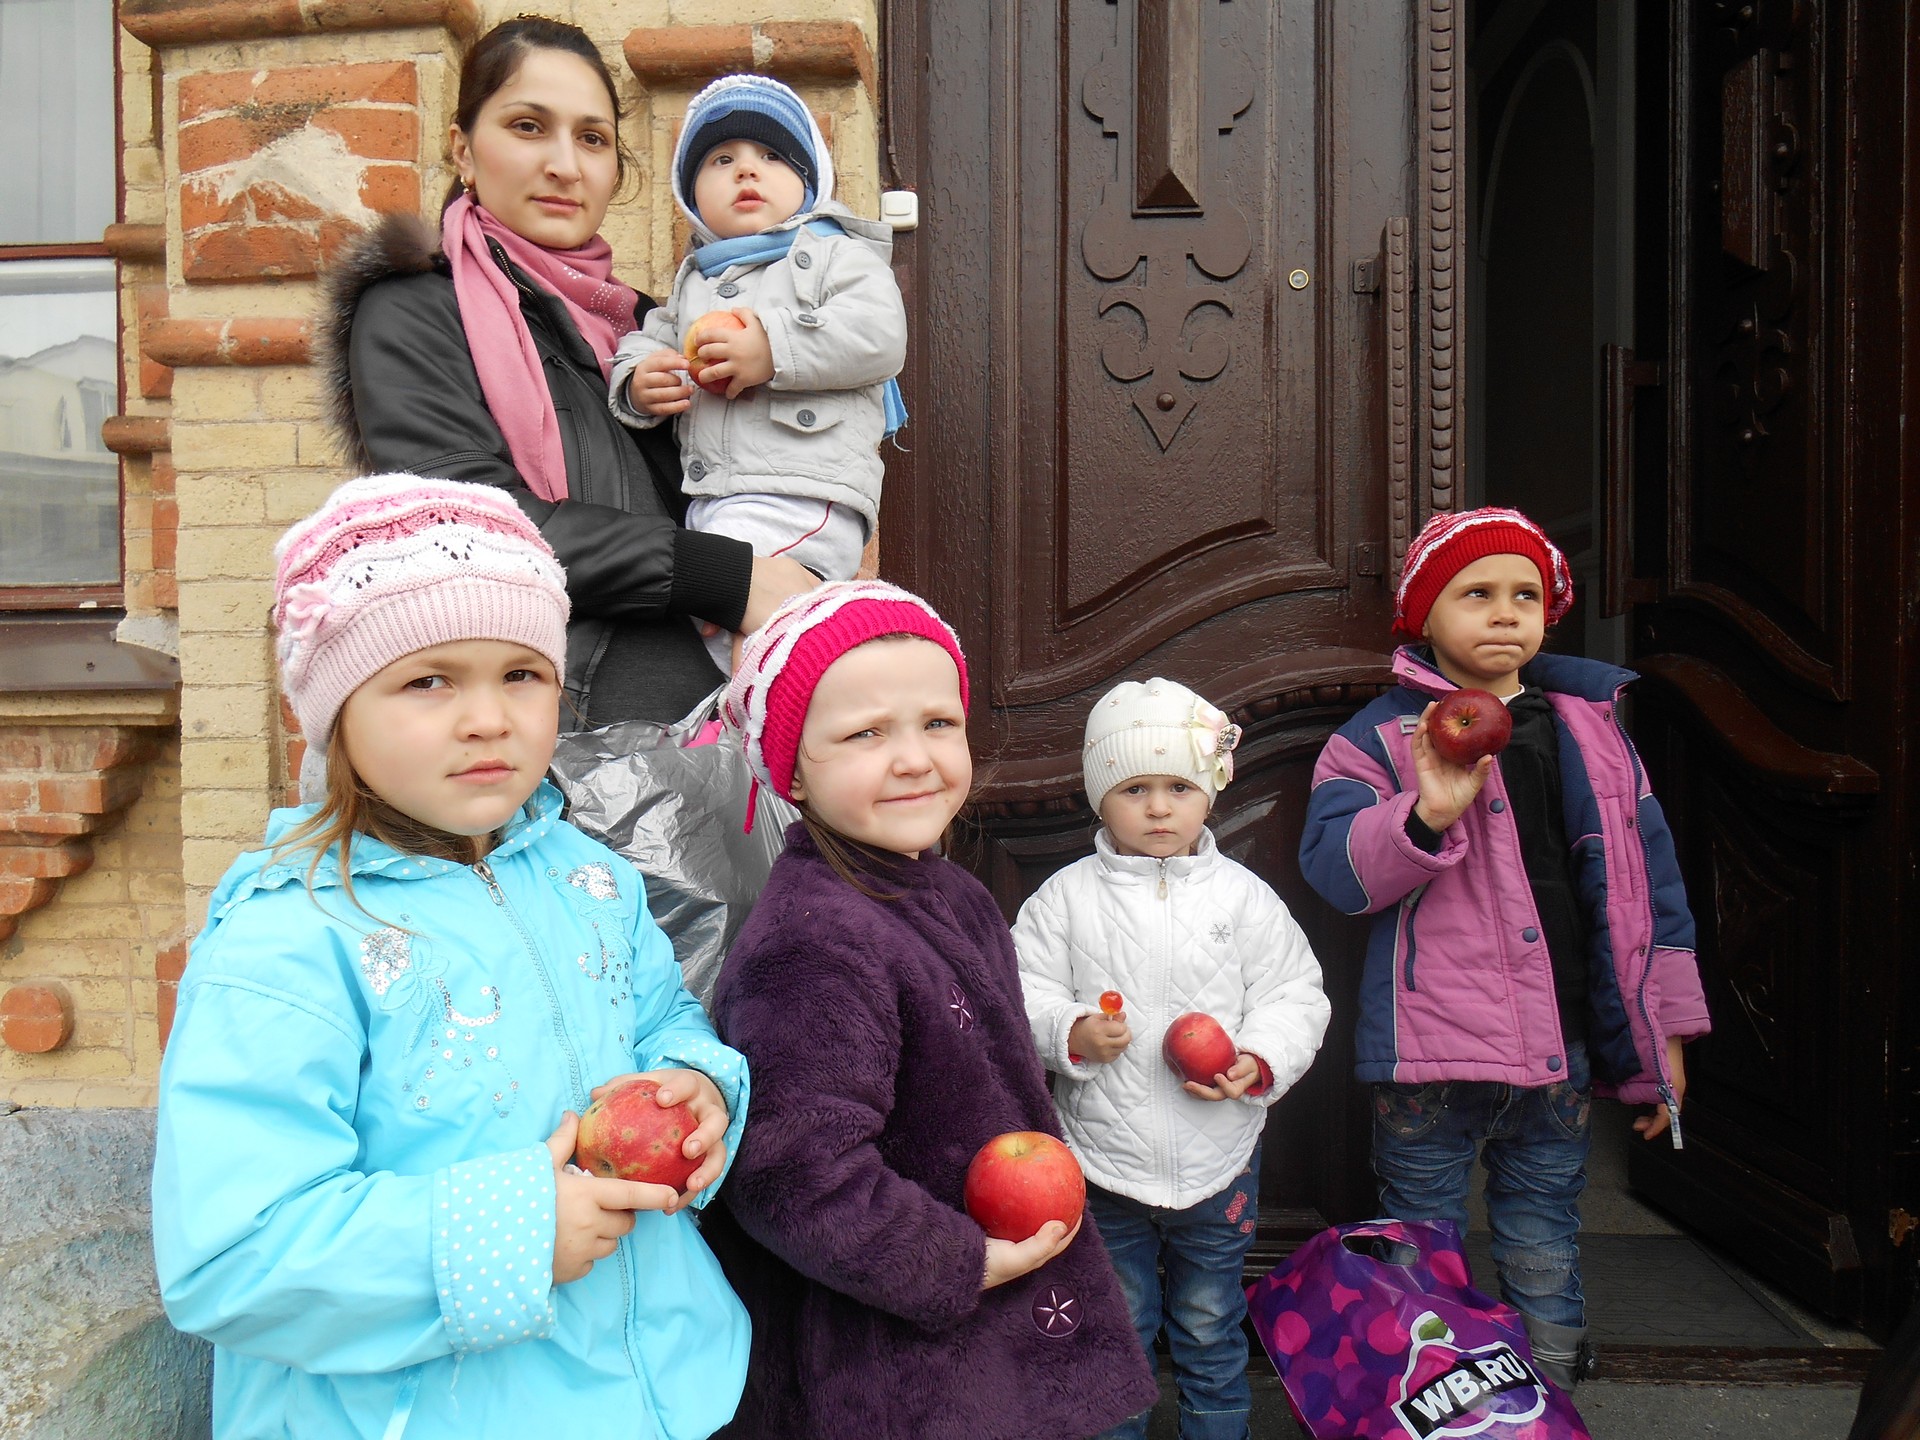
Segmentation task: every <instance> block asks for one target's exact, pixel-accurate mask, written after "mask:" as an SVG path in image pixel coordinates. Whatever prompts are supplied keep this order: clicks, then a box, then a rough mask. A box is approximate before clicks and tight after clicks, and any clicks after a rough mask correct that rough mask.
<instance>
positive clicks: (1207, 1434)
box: [1087, 1100, 1260, 1440]
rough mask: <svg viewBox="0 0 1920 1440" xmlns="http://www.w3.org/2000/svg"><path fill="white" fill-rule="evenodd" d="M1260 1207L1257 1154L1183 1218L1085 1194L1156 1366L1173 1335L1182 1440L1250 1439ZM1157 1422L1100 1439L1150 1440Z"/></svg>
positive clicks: (1093, 1191)
mask: <svg viewBox="0 0 1920 1440" xmlns="http://www.w3.org/2000/svg"><path fill="white" fill-rule="evenodd" d="M1221 1103H1223V1104H1229V1105H1230V1104H1234V1103H1235V1102H1234V1101H1230V1100H1229V1101H1223V1102H1221ZM1259 1205H1260V1147H1259V1146H1257V1145H1256V1146H1255V1147H1254V1151H1253V1156H1252V1158H1251V1159H1250V1160H1249V1161H1248V1162H1247V1168H1246V1169H1245V1170H1242V1171H1241V1172H1240V1173H1239V1174H1238V1175H1236V1176H1234V1178H1233V1181H1232V1183H1231V1184H1229V1185H1227V1186H1226V1187H1225V1188H1224V1189H1222V1190H1221V1191H1220V1192H1219V1193H1218V1194H1216V1195H1211V1196H1209V1197H1208V1198H1206V1199H1205V1200H1202V1201H1200V1202H1198V1203H1197V1204H1194V1205H1189V1206H1188V1207H1187V1208H1186V1209H1184V1210H1163V1209H1161V1208H1160V1207H1159V1206H1156V1205H1143V1204H1141V1203H1140V1202H1139V1201H1138V1200H1129V1199H1127V1198H1126V1197H1125V1196H1124V1195H1115V1194H1112V1193H1111V1192H1109V1191H1106V1190H1102V1189H1100V1188H1099V1187H1098V1186H1095V1185H1089V1186H1088V1187H1087V1209H1088V1210H1089V1211H1091V1212H1092V1214H1093V1218H1094V1222H1095V1223H1096V1224H1097V1225H1098V1226H1099V1227H1100V1238H1101V1239H1102V1240H1104V1241H1106V1245H1107V1253H1108V1254H1109V1255H1111V1256H1112V1257H1113V1268H1114V1269H1115V1270H1116V1271H1117V1272H1118V1273H1119V1276H1120V1288H1121V1290H1122V1291H1123V1292H1124V1293H1125V1294H1126V1297H1127V1308H1128V1309H1129V1310H1131V1311H1132V1312H1133V1328H1134V1329H1135V1330H1136V1331H1137V1332H1139V1335H1140V1343H1141V1345H1142V1346H1143V1347H1145V1349H1146V1352H1147V1359H1148V1361H1149V1362H1151V1361H1152V1360H1153V1341H1154V1337H1155V1336H1156V1335H1158V1334H1159V1333H1160V1330H1161V1327H1162V1326H1163V1325H1164V1326H1165V1328H1166V1332H1167V1348H1168V1349H1169V1350H1170V1351H1171V1352H1172V1355H1173V1375H1174V1382H1175V1385H1176V1387H1177V1389H1178V1391H1179V1395H1180V1440H1246V1435H1247V1419H1248V1415H1249V1412H1250V1410H1251V1407H1252V1403H1253V1400H1252V1393H1251V1391H1250V1389H1249V1387H1248V1385H1247V1338H1246V1335H1245V1334H1244V1333H1243V1332H1242V1330H1241V1328H1240V1326H1241V1322H1242V1321H1243V1320H1245V1318H1246V1314H1247V1296H1246V1292H1245V1291H1244V1290H1243V1289H1242V1288H1241V1286H1242V1280H1241V1270H1242V1268H1243V1267H1244V1265H1245V1263H1246V1258H1247V1251H1248V1250H1250V1249H1251V1248H1252V1247H1253V1232H1254V1230H1255V1228H1256V1222H1257V1221H1258V1219H1259V1213H1258V1212H1259ZM1163 1271H1164V1274H1165V1279H1164V1281H1163V1280H1162V1272H1163ZM1149 1413H1150V1412H1147V1411H1142V1412H1141V1413H1140V1414H1138V1415H1136V1416H1134V1417H1133V1418H1132V1419H1131V1420H1128V1421H1127V1422H1125V1423H1124V1424H1121V1425H1116V1426H1115V1427H1114V1428H1113V1429H1111V1430H1109V1431H1107V1432H1106V1433H1105V1434H1104V1435H1102V1436H1101V1437H1099V1440H1145V1436H1146V1433H1147V1416H1148V1414H1149Z"/></svg>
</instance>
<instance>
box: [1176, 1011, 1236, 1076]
mask: <svg viewBox="0 0 1920 1440" xmlns="http://www.w3.org/2000/svg"><path fill="white" fill-rule="evenodd" d="M1160 1053H1161V1054H1163V1055H1165V1056H1166V1057H1167V1064H1169V1065H1171V1066H1172V1067H1173V1068H1174V1069H1176V1070H1178V1071H1179V1072H1180V1075H1181V1078H1182V1079H1185V1080H1191V1081H1192V1082H1193V1083H1194V1084H1196V1085H1211V1084H1213V1077H1214V1076H1216V1075H1224V1074H1226V1073H1227V1071H1229V1070H1231V1069H1232V1068H1233V1062H1234V1061H1235V1060H1237V1059H1238V1058H1239V1057H1240V1051H1239V1050H1238V1048H1236V1047H1235V1045H1234V1043H1233V1039H1232V1037H1231V1036H1229V1035H1228V1034H1227V1032H1226V1031H1224V1030H1222V1029H1221V1028H1220V1022H1219V1021H1218V1020H1216V1019H1214V1018H1213V1017H1212V1016H1211V1015H1203V1014H1201V1013H1200V1012H1199V1011H1198V1010H1189V1011H1188V1012H1187V1013H1186V1014H1185V1015H1182V1016H1180V1018H1179V1019H1177V1020H1175V1021H1174V1022H1173V1024H1171V1025H1169V1026H1168V1027H1167V1038H1166V1039H1165V1040H1163V1041H1161V1042H1160Z"/></svg>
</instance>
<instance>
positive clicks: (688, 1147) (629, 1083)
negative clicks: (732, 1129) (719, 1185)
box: [588, 1070, 728, 1213]
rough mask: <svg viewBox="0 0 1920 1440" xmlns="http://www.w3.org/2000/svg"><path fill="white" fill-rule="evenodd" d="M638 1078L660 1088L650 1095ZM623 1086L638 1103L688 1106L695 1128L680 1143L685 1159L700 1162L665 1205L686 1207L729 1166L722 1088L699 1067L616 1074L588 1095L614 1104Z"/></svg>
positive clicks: (672, 1209) (660, 1106)
mask: <svg viewBox="0 0 1920 1440" xmlns="http://www.w3.org/2000/svg"><path fill="white" fill-rule="evenodd" d="M635 1081H647V1082H651V1084H652V1085H654V1086H657V1087H658V1088H657V1089H655V1090H654V1091H653V1093H652V1094H651V1095H647V1094H645V1093H644V1091H645V1089H646V1087H645V1086H636V1085H634V1084H633V1082H635ZM623 1089H630V1090H631V1091H633V1092H634V1093H635V1094H638V1095H639V1097H640V1098H639V1103H641V1104H644V1105H649V1106H654V1107H657V1108H659V1109H661V1110H666V1109H669V1108H671V1107H673V1106H676V1105H685V1106H686V1109H687V1112H688V1114H689V1116H690V1117H691V1119H692V1121H693V1127H694V1128H693V1133H692V1134H691V1135H688V1136H687V1138H686V1140H685V1141H684V1143H683V1144H682V1145H681V1147H680V1153H681V1155H682V1156H684V1157H685V1160H686V1161H688V1162H696V1161H697V1162H698V1163H697V1164H695V1165H694V1166H693V1169H692V1170H691V1172H690V1173H688V1175H687V1177H686V1179H685V1181H684V1182H683V1183H682V1184H681V1185H680V1189H679V1193H678V1194H677V1195H676V1196H675V1197H674V1203H673V1204H672V1205H670V1206H667V1207H665V1208H666V1209H667V1211H668V1213H672V1212H673V1211H675V1210H679V1209H682V1208H684V1207H685V1206H687V1205H689V1204H691V1203H692V1201H693V1197H694V1196H695V1195H697V1194H699V1193H700V1192H701V1191H702V1190H704V1189H706V1188H707V1186H709V1185H711V1184H712V1183H713V1182H714V1181H715V1180H718V1179H719V1178H720V1172H721V1171H722V1170H724V1169H726V1164H727V1146H726V1134H727V1121H728V1116H727V1102H726V1100H725V1099H724V1098H723V1097H722V1096H721V1094H720V1087H719V1086H717V1085H715V1084H714V1083H713V1081H712V1080H711V1079H710V1078H708V1077H707V1076H705V1075H703V1074H701V1073H700V1072H699V1071H698V1070H649V1071H647V1072H646V1073H645V1074H629V1075H616V1076H614V1077H613V1078H612V1079H611V1080H607V1081H604V1082H602V1083H601V1084H599V1085H596V1086H594V1087H593V1090H592V1092H591V1094H590V1095H589V1097H588V1098H590V1099H592V1100H594V1101H596V1102H601V1103H603V1104H605V1103H612V1102H613V1100H614V1098H615V1097H614V1092H615V1091H619V1090H623Z"/></svg>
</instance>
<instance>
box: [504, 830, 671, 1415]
mask: <svg viewBox="0 0 1920 1440" xmlns="http://www.w3.org/2000/svg"><path fill="white" fill-rule="evenodd" d="M473 873H474V874H475V875H477V876H479V877H480V883H481V884H483V885H485V886H486V887H487V897H488V898H489V899H490V900H492V901H493V903H494V904H495V905H498V906H499V907H500V909H501V911H502V912H503V913H504V914H505V915H506V917H507V918H508V919H509V920H511V921H512V922H513V928H514V930H515V931H516V932H517V933H518V934H519V936H520V943H521V944H522V945H523V946H525V947H526V951H527V954H528V955H529V956H530V957H531V958H532V960H533V969H534V973H535V974H537V975H538V976H539V977H540V988H541V989H542V990H544V991H545V992H546V996H547V1009H548V1011H549V1013H551V1014H552V1016H553V1033H554V1034H555V1035H557V1036H558V1037H559V1039H560V1048H561V1050H562V1051H563V1052H564V1053H565V1055H566V1057H567V1076H568V1079H569V1080H570V1081H571V1082H572V1084H573V1090H572V1094H573V1096H574V1103H575V1104H576V1105H579V1106H581V1107H582V1108H584V1107H585V1105H586V1098H587V1092H586V1087H585V1086H584V1085H582V1084H581V1081H580V1057H579V1055H578V1054H577V1053H575V1051H574V1048H573V1041H572V1040H571V1039H570V1038H569V1037H568V1035H567V1025H566V1020H565V1017H564V1016H563V1015H562V1014H561V1012H560V997H559V995H558V994H557V993H556V992H555V990H554V988H553V977H552V976H550V975H549V974H548V973H547V965H546V961H544V960H542V959H541V958H540V951H539V950H538V949H537V948H536V947H535V945H534V943H533V937H532V936H530V935H528V934H527V927H526V926H525V925H523V924H521V923H520V916H519V915H518V914H517V913H516V912H515V911H514V908H513V906H511V905H509V904H508V903H507V896H506V892H505V891H504V890H502V889H501V888H500V881H499V880H498V878H496V877H495V875H494V873H493V867H492V866H491V865H489V864H488V863H487V862H486V861H484V860H476V861H474V862H473ZM619 1255H620V1293H621V1296H622V1297H623V1302H624V1306H625V1312H626V1314H627V1315H628V1317H629V1321H628V1323H627V1324H626V1325H624V1326H623V1327H622V1331H621V1336H620V1339H621V1344H622V1346H623V1348H624V1349H625V1350H626V1352H627V1367H628V1368H629V1369H630V1370H632V1371H633V1373H634V1376H635V1378H644V1377H642V1376H641V1374H640V1360H639V1357H638V1356H637V1355H635V1354H634V1350H633V1327H632V1323H631V1316H632V1314H633V1289H634V1284H635V1281H636V1278H637V1277H636V1276H635V1275H634V1271H633V1264H634V1262H633V1247H632V1245H630V1244H625V1243H623V1244H622V1245H621V1246H620V1247H619Z"/></svg>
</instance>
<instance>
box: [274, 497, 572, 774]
mask: <svg viewBox="0 0 1920 1440" xmlns="http://www.w3.org/2000/svg"><path fill="white" fill-rule="evenodd" d="M273 558H274V561H275V563H276V573H275V575H274V584H273V625H274V629H275V630H276V631H278V632H279V639H278V641H277V643H276V646H275V649H276V651H277V653H278V655H279V658H280V688H281V689H282V690H283V691H284V692H285V693H286V696H287V700H288V701H289V703H291V704H292V706H293V713H294V714H295V715H296V716H298V717H299V720H300V728H301V730H302V731H303V732H305V734H306V737H307V743H308V744H309V745H311V746H313V747H315V748H316V749H319V750H324V749H325V748H326V744H327V740H328V737H329V736H330V735H331V734H332V732H333V722H334V717H336V716H337V715H338V714H339V713H340V707H341V706H342V705H344V704H346V703H347V697H348V696H349V695H351V694H353V692H354V691H355V690H357V689H358V688H359V687H360V685H361V684H362V682H364V681H365V680H367V679H368V678H369V677H370V676H372V675H373V674H375V673H376V672H377V671H380V670H382V669H384V668H385V667H386V666H388V665H390V664H392V663H393V662H394V661H395V660H398V659H399V658H400V657H401V656H403V655H411V654H412V653H413V652H414V651H416V650H425V649H427V648H428V647H429V646H433V645H444V644H446V643H447V642H448V641H450V640H510V641H515V642H517V643H519V644H522V645H525V646H527V647H528V648H529V649H532V650H537V651H538V652H539V653H540V654H542V655H544V656H546V657H547V659H549V660H551V661H552V662H553V668H554V670H555V672H556V673H559V674H564V673H565V670H566V663H567V611H568V603H567V577H566V574H565V572H563V571H562V570H561V568H560V562H559V561H558V560H556V559H554V556H553V549H552V547H551V546H549V545H548V544H547V542H546V541H545V540H544V539H542V538H541V536H540V532H539V531H538V530H537V529H535V528H534V525H533V522H532V521H531V520H529V519H527V517H526V515H525V514H523V513H522V512H521V509H520V507H519V506H518V505H515V504H514V503H513V501H512V500H511V499H509V498H508V497H507V495H506V494H505V493H504V492H503V491H501V490H498V489H496V488H495V487H494V486H492V485H468V484H463V483H461V482H459V481H456V480H435V479H429V478H425V477H422V476H419V475H368V476H366V477H364V478H362V479H359V480H349V481H348V482H347V483H346V484H344V485H342V486H341V487H340V488H339V489H338V490H335V491H334V492H333V494H332V495H330V496H328V497H327V502H326V504H324V505H322V506H321V507H320V508H319V509H318V510H317V511H315V512H314V513H313V514H312V515H309V516H308V517H307V518H306V519H305V520H302V521H301V522H300V523H299V524H297V525H295V526H294V527H293V528H292V529H291V530H289V531H287V533H286V534H285V535H282V536H281V537H280V543H279V544H278V545H276V546H274V547H273Z"/></svg>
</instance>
